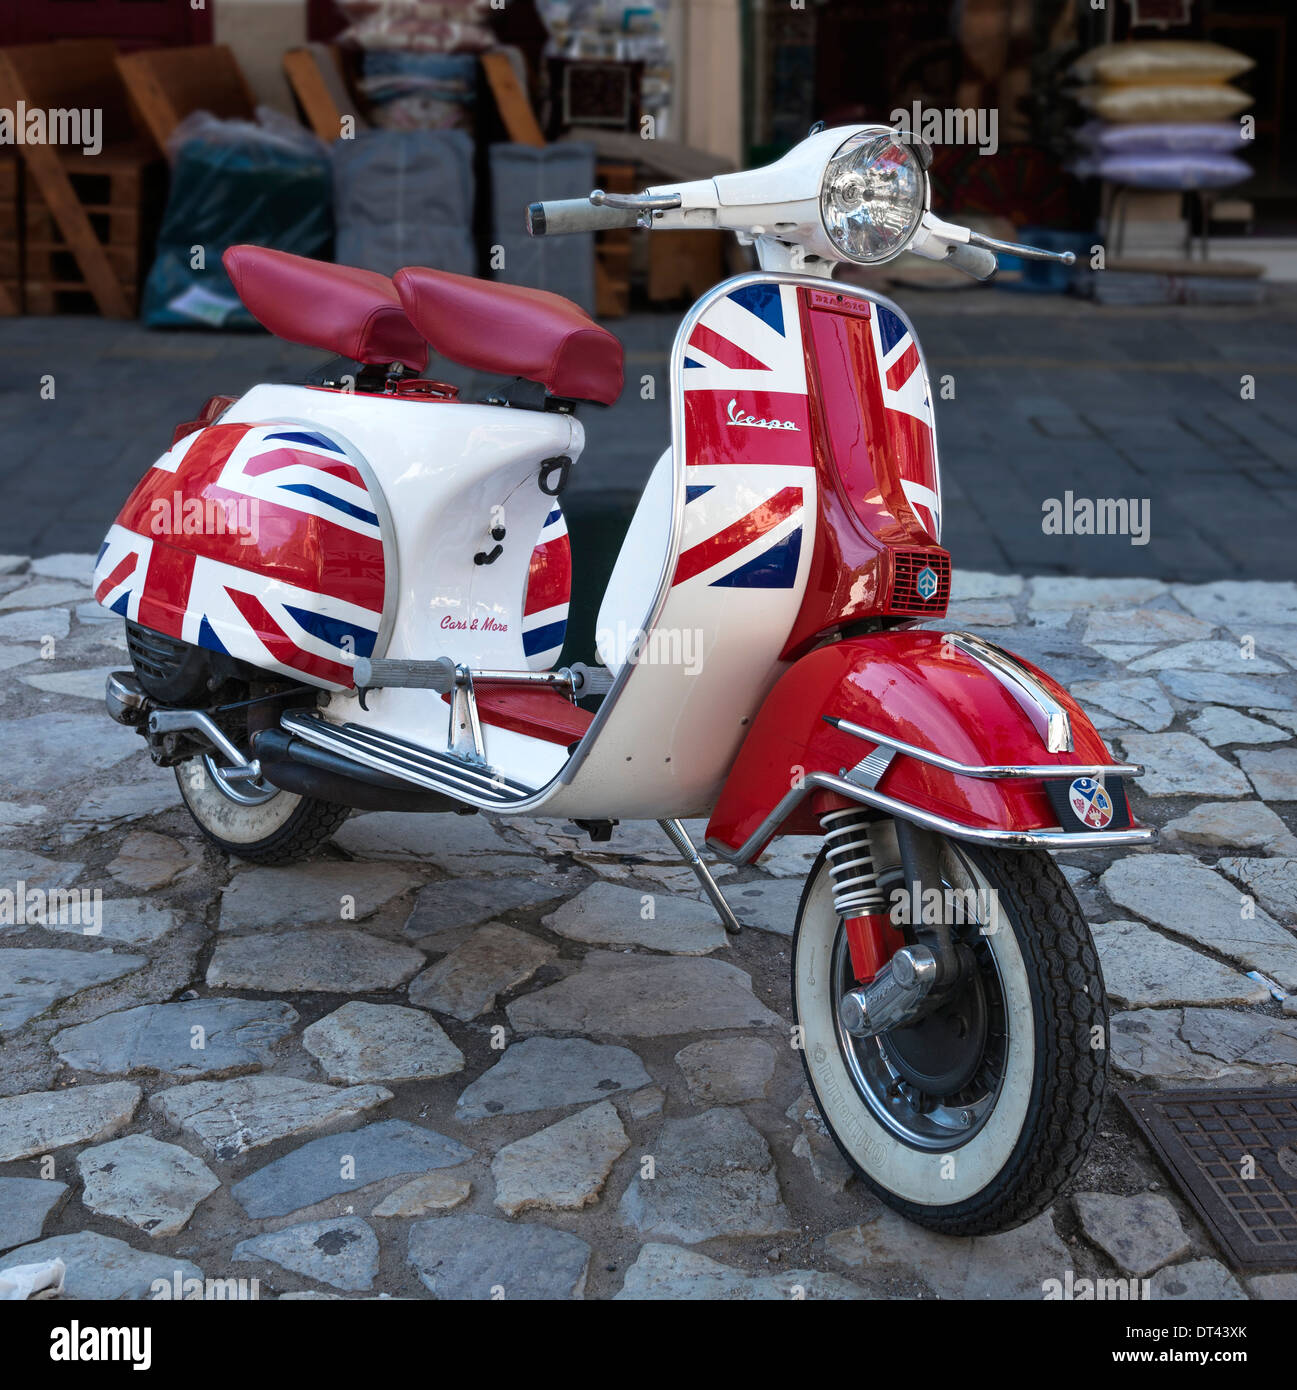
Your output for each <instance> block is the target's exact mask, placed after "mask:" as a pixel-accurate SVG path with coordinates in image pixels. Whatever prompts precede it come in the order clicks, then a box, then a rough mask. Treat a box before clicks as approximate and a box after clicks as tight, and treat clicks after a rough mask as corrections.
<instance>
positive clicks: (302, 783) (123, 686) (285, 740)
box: [104, 671, 464, 812]
mask: <svg viewBox="0 0 1297 1390" xmlns="http://www.w3.org/2000/svg"><path fill="white" fill-rule="evenodd" d="M104 704H105V705H106V706H107V709H108V713H109V714H110V715H111V716H112V718H113V719H115V720H116V721H117V723H119V724H124V725H125V726H126V727H127V728H128V729H134V730H135V731H136V732H137V733H140V734H143V735H144V736H145V737H148V736H149V735H150V734H162V733H172V732H180V731H188V730H192V731H193V732H195V733H198V734H201V735H202V736H203V737H204V738H205V739H207V740H208V742H210V743H211V744H212V745H213V746H214V747H215V748H216V749H218V750H219V751H220V752H221V753H222V754H223V755H224V756H225V758H226V759H227V760H228V762H229V763H230V769H229V770H228V771H226V772H225V774H224V775H225V776H227V777H235V778H245V779H246V778H255V777H261V778H264V779H265V780H266V781H268V782H270V783H271V784H272V785H273V786H276V787H278V788H280V790H281V791H286V792H292V793H294V794H295V795H297V796H310V797H314V798H315V799H316V800H319V801H332V802H333V803H334V804H335V805H339V806H351V807H353V808H354V809H356V810H358V811H424V812H434V811H438V812H444V811H463V810H464V804H463V803H462V802H460V801H456V800H454V799H453V798H452V797H448V796H441V795H438V793H436V792H430V791H425V790H424V789H423V788H422V787H416V786H413V785H412V784H411V783H409V782H405V781H402V780H401V779H400V778H399V777H392V776H390V775H389V774H387V773H385V772H378V771H376V770H375V769H374V768H370V767H366V766H364V764H363V763H357V762H353V761H352V760H351V759H349V758H345V757H342V756H341V755H340V754H337V753H331V752H329V751H328V750H327V749H324V748H317V747H316V746H315V745H314V744H311V743H307V742H306V741H305V740H304V739H300V738H294V737H292V736H291V735H290V734H286V733H285V732H284V731H283V730H282V729H278V728H273V727H272V728H267V729H258V730H256V731H255V732H254V733H253V735H252V749H253V757H252V758H251V759H248V758H246V757H245V756H244V754H243V753H242V752H241V751H240V750H239V749H238V748H237V747H235V745H234V744H233V743H232V742H231V741H230V740H229V738H228V737H227V736H226V735H225V733H224V731H223V730H222V729H221V728H220V727H219V725H217V723H216V722H215V720H213V719H212V717H211V716H210V715H208V714H205V713H204V712H203V711H202V710H178V709H161V708H159V707H158V705H157V702H156V701H155V700H153V699H152V698H151V697H150V696H149V695H148V694H147V693H146V692H145V691H144V689H143V687H142V686H141V685H140V682H139V678H138V677H137V676H136V675H135V673H134V671H114V672H112V674H111V675H109V677H108V680H107V682H106V684H105V687H104ZM276 717H277V716H276Z"/></svg>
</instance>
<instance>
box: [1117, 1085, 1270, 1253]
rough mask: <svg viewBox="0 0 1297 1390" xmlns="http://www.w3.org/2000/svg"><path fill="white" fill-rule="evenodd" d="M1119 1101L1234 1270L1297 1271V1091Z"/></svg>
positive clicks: (1131, 1094)
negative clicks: (1292, 1268) (1287, 1268)
mask: <svg viewBox="0 0 1297 1390" xmlns="http://www.w3.org/2000/svg"><path fill="white" fill-rule="evenodd" d="M1121 1099H1122V1102H1123V1104H1124V1105H1125V1106H1126V1109H1127V1110H1129V1111H1130V1113H1131V1115H1132V1116H1133V1117H1134V1120H1135V1123H1136V1124H1137V1125H1138V1126H1139V1128H1140V1130H1141V1132H1142V1133H1143V1135H1144V1137H1145V1138H1146V1139H1147V1140H1148V1142H1149V1144H1150V1145H1151V1147H1152V1149H1153V1151H1154V1152H1155V1153H1156V1154H1157V1156H1158V1158H1159V1159H1161V1161H1162V1163H1163V1165H1164V1166H1165V1167H1166V1169H1167V1171H1168V1172H1169V1173H1170V1175H1171V1177H1172V1178H1173V1179H1174V1180H1175V1184H1176V1186H1177V1187H1178V1188H1179V1189H1180V1191H1181V1193H1182V1194H1183V1195H1184V1196H1185V1197H1186V1198H1187V1199H1188V1200H1189V1202H1191V1203H1192V1205H1193V1207H1194V1210H1195V1211H1197V1213H1198V1215H1199V1216H1201V1217H1202V1219H1203V1221H1205V1222H1206V1224H1207V1226H1208V1228H1209V1229H1210V1231H1211V1233H1212V1235H1213V1237H1214V1238H1215V1240H1216V1243H1217V1244H1218V1245H1219V1246H1220V1247H1221V1249H1222V1250H1223V1251H1224V1252H1225V1253H1226V1254H1227V1255H1228V1256H1229V1259H1230V1263H1231V1264H1232V1265H1233V1266H1234V1268H1235V1269H1238V1270H1244V1271H1246V1270H1256V1269H1272V1268H1274V1267H1276V1266H1289V1265H1292V1266H1297V1088H1286V1087H1263V1088H1259V1089H1257V1090H1248V1091H1226V1090H1217V1089H1211V1090H1198V1091H1190V1090H1184V1091H1128V1092H1126V1093H1124V1094H1123V1095H1122V1097H1121ZM1249 1160H1250V1161H1249Z"/></svg>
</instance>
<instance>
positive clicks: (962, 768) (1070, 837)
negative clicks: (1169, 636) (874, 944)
mask: <svg viewBox="0 0 1297 1390" xmlns="http://www.w3.org/2000/svg"><path fill="white" fill-rule="evenodd" d="M821 717H822V718H823V720H824V722H825V723H826V724H831V725H833V727H834V728H836V729H841V730H842V732H843V733H846V734H851V735H852V736H853V737H855V738H859V739H863V740H865V741H866V742H868V743H872V744H874V745H875V746H874V748H873V749H872V750H871V751H870V752H868V753H867V754H866V755H865V756H864V757H863V758H861V760H860V761H859V762H858V763H857V764H856V765H855V766H854V767H852V768H845V767H844V768H842V769H840V771H839V772H838V774H837V775H836V776H835V775H834V774H833V773H830V772H808V773H806V774H805V776H803V777H802V778H801V780H800V781H799V782H798V784H797V786H795V787H793V788H792V790H791V791H789V792H788V793H787V794H786V795H785V796H784V797H783V798H782V799H781V800H780V802H779V804H778V805H777V806H776V807H775V809H774V810H773V811H771V813H770V814H769V815H768V816H767V817H766V818H765V820H763V821H762V822H761V824H760V825H759V826H758V827H757V828H756V830H754V831H753V832H752V834H751V835H749V836H748V838H747V839H746V840H745V841H744V842H743V844H742V845H740V846H739V848H738V849H737V850H732V849H730V848H728V847H727V846H726V845H722V844H719V843H717V842H716V841H715V840H708V841H707V846H708V848H709V849H710V850H711V851H712V852H713V853H714V854H717V855H719V856H720V857H721V858H722V859H725V860H728V861H729V862H730V863H731V864H747V863H750V862H751V861H752V860H753V859H754V858H755V857H756V856H757V854H759V853H760V852H761V850H762V848H763V847H764V846H765V844H766V842H767V841H768V840H769V839H770V837H771V836H772V835H773V834H774V833H775V831H776V830H778V828H779V827H780V826H781V825H782V824H783V823H784V821H786V820H787V819H788V817H789V816H790V815H791V814H792V813H793V811H795V810H796V809H797V807H798V805H799V804H800V803H801V801H802V799H803V798H804V797H806V796H808V795H809V794H810V793H811V792H812V791H815V790H819V791H829V792H837V793H838V795H839V796H845V797H848V798H849V799H850V800H852V801H859V802H861V803H862V804H864V805H866V806H873V807H875V808H877V809H878V810H880V811H885V812H886V813H887V814H889V815H892V816H896V817H898V818H900V819H901V820H908V821H911V822H913V823H914V824H915V825H920V826H922V827H923V828H924V829H925V830H935V831H937V832H938V833H940V834H942V835H948V836H949V837H950V838H951V839H953V840H969V841H971V842H972V843H974V844H981V845H1002V846H1005V847H1017V848H1021V847H1025V846H1031V845H1040V846H1043V847H1044V848H1046V849H1102V848H1106V847H1111V846H1116V845H1148V844H1152V843H1153V841H1154V840H1156V839H1157V831H1156V830H1155V829H1154V828H1153V827H1152V826H1145V825H1139V826H1130V827H1127V828H1125V829H1121V830H1064V829H1062V827H1059V828H1058V829H1057V830H1000V829H996V828H993V827H988V826H978V825H964V824H963V823H962V822H960V821H956V820H951V819H950V818H949V817H947V816H940V815H937V814H936V813H935V812H933V811H924V810H922V809H920V808H919V807H917V806H911V805H910V804H909V803H908V802H905V801H898V800H897V799H896V798H895V797H891V796H887V795H886V794H885V793H883V792H880V791H879V790H878V783H879V782H880V781H881V780H882V778H883V774H884V773H885V772H886V771H887V769H888V768H889V767H890V766H891V764H892V760H893V759H894V758H896V757H897V756H903V757H907V758H914V759H915V760H916V761H918V762H923V763H929V764H930V765H931V766H933V767H939V768H942V769H943V770H944V771H946V772H953V773H955V774H957V775H958V776H960V777H976V778H979V779H982V780H990V781H999V780H1004V779H1009V778H1030V779H1033V780H1039V781H1062V780H1064V779H1066V780H1068V781H1071V780H1073V779H1075V778H1077V777H1096V778H1100V779H1102V778H1104V777H1138V776H1140V775H1141V774H1142V773H1143V771H1144V769H1143V766H1142V765H1141V764H1139V763H1006V764H1003V765H992V766H984V765H979V764H971V763H961V762H957V761H956V760H955V759H954V758H947V757H945V756H944V755H942V754H941V753H932V752H929V750H928V749H926V748H918V747H916V746H915V745H914V744H912V743H905V742H904V741H903V740H901V739H896V738H892V737H891V736H890V735H888V734H880V733H878V732H877V730H874V729H866V728H865V727H864V726H863V725H861V724H853V723H852V722H851V721H850V720H849V719H839V718H837V717H835V716H833V715H828V714H826V715H822V716H821Z"/></svg>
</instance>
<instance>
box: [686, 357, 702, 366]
mask: <svg viewBox="0 0 1297 1390" xmlns="http://www.w3.org/2000/svg"><path fill="white" fill-rule="evenodd" d="M684 365H685V366H686V367H701V366H702V363H701V362H695V361H694V359H693V358H692V357H686V358H685V360H684Z"/></svg>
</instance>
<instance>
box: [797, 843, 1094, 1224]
mask: <svg viewBox="0 0 1297 1390" xmlns="http://www.w3.org/2000/svg"><path fill="white" fill-rule="evenodd" d="M942 877H943V879H944V881H945V882H944V888H945V889H946V890H947V901H948V902H949V901H951V898H950V896H949V895H950V893H952V892H953V893H954V894H955V895H956V897H955V899H954V901H956V902H958V903H960V904H963V905H965V906H968V905H974V907H973V910H972V911H965V912H961V913H960V914H958V916H957V918H956V922H957V925H956V926H955V928H954V931H955V936H956V940H957V941H958V942H959V943H960V944H961V948H962V947H967V952H964V954H965V959H966V960H968V961H969V965H970V968H969V969H968V970H967V971H966V973H965V976H964V977H963V982H962V983H961V985H960V987H959V988H958V989H957V991H956V992H955V993H954V994H953V995H952V996H951V998H950V999H949V1000H947V1001H945V1002H944V1003H943V1004H942V1005H941V1007H940V1008H938V1009H937V1010H936V1011H934V1012H931V1013H929V1014H927V1015H926V1016H923V1017H921V1018H920V1019H919V1020H918V1021H917V1022H916V1023H913V1024H911V1025H909V1026H907V1027H900V1028H894V1029H892V1030H891V1031H890V1032H887V1033H883V1034H880V1035H878V1036H876V1037H868V1038H860V1037H854V1036H852V1035H851V1034H850V1033H848V1032H847V1031H846V1029H845V1028H844V1027H843V1026H842V1024H841V1023H840V1021H839V1018H838V1001H839V999H840V998H841V997H842V995H843V994H844V993H845V992H846V991H847V990H849V989H850V988H851V987H852V986H853V985H854V983H855V981H854V978H853V976H852V972H851V964H850V954H849V950H848V947H847V941H846V929H845V928H844V926H843V925H842V921H841V919H840V918H839V917H838V915H837V913H836V911H835V910H834V906H833V883H832V879H831V878H830V875H829V870H828V864H827V862H826V860H825V857H824V855H823V854H821V856H820V858H819V859H818V860H817V861H816V864H815V866H814V868H813V869H812V871H811V874H810V877H809V878H808V880H807V883H806V888H805V891H804V892H803V894H802V900H801V904H800V906H799V908H798V914H797V926H796V930H795V933H794V937H793V1009H794V1015H795V1019H796V1021H797V1022H798V1023H799V1024H800V1025H801V1028H802V1030H803V1031H802V1047H803V1052H802V1060H803V1064H804V1066H805V1068H806V1074H807V1079H808V1080H809V1082H810V1085H811V1089H812V1090H813V1092H814V1094H815V1097H816V1100H817V1102H818V1104H819V1107H820V1112H821V1114H822V1115H823V1117H824V1120H825V1123H826V1124H827V1125H828V1128H829V1131H830V1133H831V1134H832V1135H833V1138H834V1139H835V1141H836V1142H837V1145H838V1147H839V1148H840V1149H841V1150H842V1152H843V1154H844V1155H845V1156H846V1158H847V1159H848V1160H849V1161H850V1163H851V1164H852V1166H853V1167H854V1168H855V1169H856V1171H857V1173H859V1175H860V1176H861V1178H862V1179H863V1181H864V1182H865V1184H866V1185H867V1186H868V1187H869V1188H871V1189H872V1190H873V1191H874V1192H875V1193H877V1194H878V1196H879V1197H881V1198H882V1199H883V1200H884V1201H885V1202H886V1203H887V1204H888V1205H889V1206H891V1207H893V1208H894V1209H895V1210H897V1211H898V1212H900V1213H901V1214H902V1215H903V1216H905V1217H907V1218H908V1219H909V1220H911V1221H915V1222H917V1223H919V1224H920V1225H923V1226H929V1227H932V1228H933V1229H935V1230H939V1231H944V1232H946V1233H948V1234H951V1235H982V1234H986V1233H988V1232H992V1231H1003V1230H1008V1229H1010V1228H1011V1227H1014V1226H1018V1225H1021V1224H1022V1223H1023V1222H1024V1221H1028V1220H1030V1219H1031V1218H1032V1217H1033V1216H1036V1215H1037V1214H1038V1213H1039V1212H1041V1211H1043V1210H1044V1209H1045V1208H1046V1207H1048V1206H1049V1205H1050V1203H1051V1202H1052V1201H1053V1200H1054V1198H1055V1197H1056V1196H1057V1195H1058V1193H1059V1191H1060V1190H1061V1188H1062V1187H1063V1186H1064V1185H1065V1184H1066V1183H1067V1182H1068V1181H1069V1180H1070V1179H1071V1178H1072V1177H1073V1176H1074V1174H1075V1173H1076V1171H1077V1169H1078V1168H1079V1167H1080V1165H1081V1163H1082V1161H1083V1159H1084V1158H1085V1155H1086V1152H1087V1150H1088V1149H1089V1146H1090V1142H1091V1140H1092V1139H1093V1137H1094V1134H1095V1130H1096V1129H1097V1127H1098V1122H1099V1111H1100V1108H1101V1106H1102V1103H1103V1095H1104V1089H1105V1086H1106V1084H1107V1073H1108V1052H1107V1023H1108V1014H1107V999H1106V996H1105V993H1104V987H1103V976H1102V974H1101V972H1100V969H1099V959H1098V954H1097V952H1096V951H1095V948H1094V943H1093V941H1092V939H1091V937H1090V931H1089V928H1088V926H1087V925H1086V922H1085V918H1084V916H1083V915H1082V913H1081V909H1080V907H1079V905H1078V904H1077V901H1076V898H1075V896H1074V894H1073V893H1072V890H1071V887H1070V886H1069V885H1068V883H1067V880H1066V879H1064V878H1063V876H1062V874H1061V873H1060V872H1059V870H1058V867H1057V866H1056V865H1055V863H1054V861H1053V860H1052V859H1051V858H1050V857H1049V855H1048V854H1046V853H1045V852H1044V851H1043V850H1018V851H1012V850H992V849H983V848H980V847H973V846H968V845H963V844H958V845H957V844H955V843H953V842H951V841H944V842H943V844H942ZM900 878H901V875H900V871H899V869H898V868H897V869H894V871H893V881H894V882H897V881H899V880H900ZM959 917H962V918H963V919H964V920H963V921H962V922H959ZM988 917H989V920H988Z"/></svg>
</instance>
